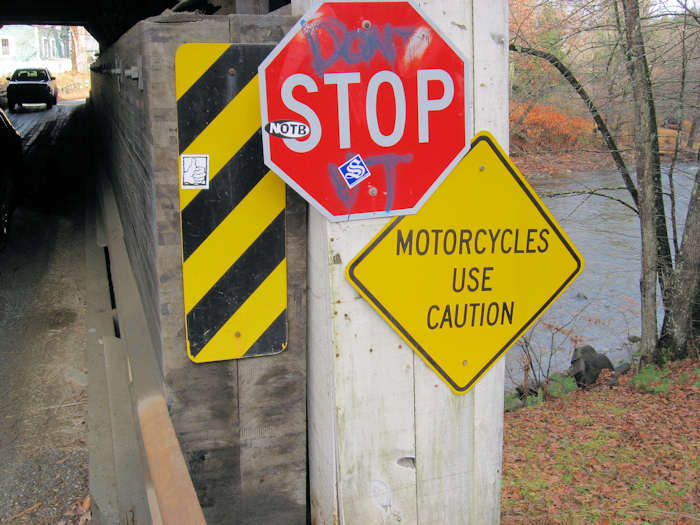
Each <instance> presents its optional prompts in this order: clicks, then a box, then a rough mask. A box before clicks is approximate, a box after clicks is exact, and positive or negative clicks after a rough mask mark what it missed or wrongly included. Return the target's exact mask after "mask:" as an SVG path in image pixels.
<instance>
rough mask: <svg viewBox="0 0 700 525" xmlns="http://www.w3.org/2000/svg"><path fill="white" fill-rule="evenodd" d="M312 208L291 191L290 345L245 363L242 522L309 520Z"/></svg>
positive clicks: (241, 366) (241, 380)
mask: <svg viewBox="0 0 700 525" xmlns="http://www.w3.org/2000/svg"><path fill="white" fill-rule="evenodd" d="M306 208H307V205H306V202H305V201H304V200H303V199H301V197H299V196H298V195H296V194H295V193H294V192H293V191H292V190H290V189H287V207H286V222H287V237H286V249H287V268H288V272H289V273H288V280H287V282H288V283H289V285H288V311H287V314H288V316H289V317H288V319H289V332H288V341H289V344H288V346H287V349H286V350H285V351H284V352H282V353H280V354H277V355H274V356H267V357H264V356H263V357H255V358H249V359H242V360H240V361H239V362H238V411H239V424H240V427H239V432H240V455H241V460H240V465H241V466H240V469H241V507H240V517H239V520H238V521H237V523H240V524H250V525H257V524H260V523H280V524H283V523H290V524H294V523H304V522H305V521H306V296H305V294H306V233H307V232H306V228H307V225H306Z"/></svg>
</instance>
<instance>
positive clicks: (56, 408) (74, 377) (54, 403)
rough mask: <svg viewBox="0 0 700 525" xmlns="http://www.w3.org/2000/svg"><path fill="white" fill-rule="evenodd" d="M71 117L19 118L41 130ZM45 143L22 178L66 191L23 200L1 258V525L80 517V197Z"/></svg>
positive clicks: (83, 374)
mask: <svg viewBox="0 0 700 525" xmlns="http://www.w3.org/2000/svg"><path fill="white" fill-rule="evenodd" d="M71 112H72V111H71V110H65V111H56V112H53V116H52V115H51V114H49V112H45V113H44V114H42V115H40V116H39V117H40V118H37V117H36V116H32V115H29V116H26V115H25V116H24V117H25V118H29V117H33V118H35V119H37V121H38V122H40V123H41V122H42V121H44V120H45V119H50V118H61V119H63V118H65V119H67V118H69V117H70V114H71ZM13 118H23V115H15V116H13ZM40 125H41V124H40ZM59 127H60V126H59ZM54 129H55V128H54ZM39 140H43V139H41V138H40V139H39ZM52 140H54V142H53V143H51V144H49V145H46V144H45V145H44V147H39V148H38V149H39V150H42V151H43V153H42V155H40V156H37V158H32V159H28V160H29V162H30V163H32V162H36V163H38V165H34V166H28V167H27V175H28V176H32V174H36V173H37V172H41V171H43V172H47V171H48V170H50V169H51V170H52V173H53V176H54V177H62V180H63V184H47V185H46V186H47V187H48V188H50V191H49V192H48V194H47V192H43V193H41V194H37V193H30V194H28V195H27V196H25V199H24V202H23V203H22V205H21V206H20V207H19V208H18V209H17V210H16V212H15V215H14V220H13V224H12V230H11V234H10V241H9V243H8V246H7V248H6V249H5V250H4V251H2V252H0V333H2V335H3V337H2V338H1V339H0V359H2V365H0V522H1V523H7V524H23V523H32V524H59V523H77V522H80V520H81V519H83V520H84V519H85V516H86V514H85V513H83V512H82V511H81V509H82V508H84V507H85V506H86V504H87V502H86V501H84V498H85V496H86V495H87V493H88V488H87V483H88V470H87V428H86V426H87V424H86V420H87V393H86V392H87V370H86V361H85V347H86V307H85V292H84V282H83V279H84V273H85V272H84V267H85V255H84V224H83V222H84V218H83V216H84V211H83V191H82V189H81V187H80V186H81V185H80V184H76V180H77V177H79V176H80V169H79V168H78V166H77V165H75V166H74V167H75V168H76V169H75V170H74V171H73V173H72V174H70V175H68V176H66V172H65V171H64V169H63V168H65V166H64V165H63V163H62V162H61V160H60V158H57V155H60V156H61V157H62V158H64V159H69V158H71V156H70V150H69V149H66V148H67V144H66V143H65V142H63V143H61V142H60V141H58V142H56V141H55V137H54V139H52ZM63 140H64V141H67V140H70V139H69V138H67V137H64V138H63ZM59 152H60V153H59ZM32 188H33V189H34V190H35V191H36V190H37V188H36V187H35V186H32ZM79 505H83V507H79Z"/></svg>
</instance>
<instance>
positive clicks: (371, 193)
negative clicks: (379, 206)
mask: <svg viewBox="0 0 700 525" xmlns="http://www.w3.org/2000/svg"><path fill="white" fill-rule="evenodd" d="M377 193H379V190H378V189H377V188H375V187H374V186H370V187H369V194H370V195H371V196H372V197H376V196H377Z"/></svg>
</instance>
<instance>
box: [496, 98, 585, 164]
mask: <svg viewBox="0 0 700 525" xmlns="http://www.w3.org/2000/svg"><path fill="white" fill-rule="evenodd" d="M510 123H511V129H513V130H514V131H515V132H516V134H517V136H515V137H511V143H512V145H513V146H516V145H518V144H519V145H520V146H521V147H520V149H521V151H549V152H551V151H557V150H564V149H571V148H573V147H574V146H576V145H577V144H578V142H579V139H581V138H582V136H584V135H586V136H587V137H590V136H592V134H593V124H591V123H590V122H589V121H588V120H587V119H585V118H582V117H572V116H569V115H566V114H564V113H561V112H560V111H557V110H556V109H555V108H553V107H551V106H543V105H541V104H534V105H528V104H519V103H517V102H511V103H510ZM516 123H517V126H516ZM516 128H517V129H516Z"/></svg>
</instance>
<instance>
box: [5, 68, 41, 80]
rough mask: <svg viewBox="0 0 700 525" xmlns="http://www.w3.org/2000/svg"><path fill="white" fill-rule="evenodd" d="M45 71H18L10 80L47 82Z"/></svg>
mask: <svg viewBox="0 0 700 525" xmlns="http://www.w3.org/2000/svg"><path fill="white" fill-rule="evenodd" d="M48 79H49V78H48V76H47V75H46V71H44V70H41V69H18V70H17V71H15V73H14V74H13V75H12V80H19V81H23V80H24V81H32V80H48Z"/></svg>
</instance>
